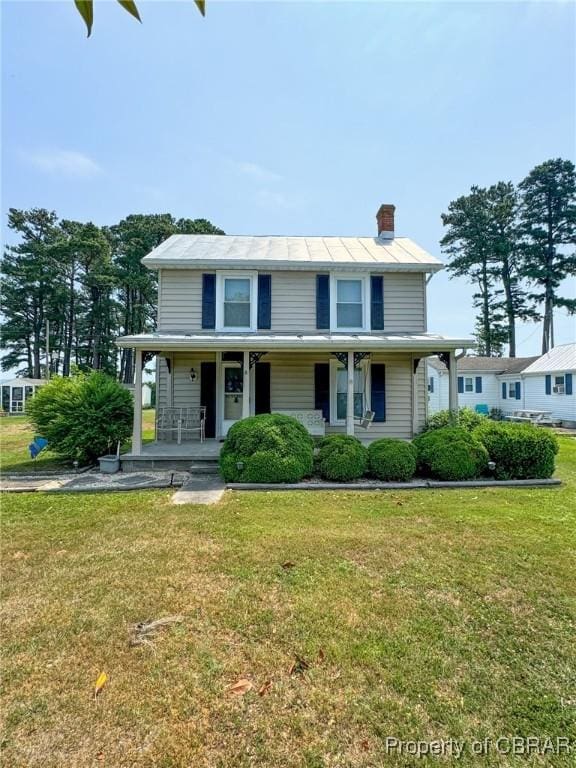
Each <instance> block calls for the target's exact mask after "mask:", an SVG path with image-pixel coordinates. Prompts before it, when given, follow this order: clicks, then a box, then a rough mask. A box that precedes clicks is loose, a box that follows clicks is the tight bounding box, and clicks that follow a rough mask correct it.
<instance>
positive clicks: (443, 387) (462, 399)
mask: <svg viewBox="0 0 576 768" xmlns="http://www.w3.org/2000/svg"><path fill="white" fill-rule="evenodd" d="M537 359H538V358H536V357H462V358H460V359H459V360H458V361H457V364H456V367H457V371H458V377H457V381H458V405H459V406H460V407H461V408H463V407H468V408H472V409H475V408H476V406H487V408H488V409H489V410H491V409H492V408H500V409H503V410H511V409H512V407H511V404H510V403H509V401H510V400H516V401H518V404H517V407H518V408H520V407H521V402H520V401H522V398H523V395H522V380H521V377H520V374H521V372H522V371H523V370H524V369H525V368H527V367H528V366H529V365H530V364H531V363H533V362H534V361H535V360H537ZM446 408H448V370H447V368H446V366H445V365H444V364H443V363H442V361H440V360H439V359H438V358H434V357H431V358H429V359H428V410H429V412H430V413H436V412H437V411H442V410H444V409H446Z"/></svg>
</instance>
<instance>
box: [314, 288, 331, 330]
mask: <svg viewBox="0 0 576 768" xmlns="http://www.w3.org/2000/svg"><path fill="white" fill-rule="evenodd" d="M316 328H330V276H329V275H316Z"/></svg>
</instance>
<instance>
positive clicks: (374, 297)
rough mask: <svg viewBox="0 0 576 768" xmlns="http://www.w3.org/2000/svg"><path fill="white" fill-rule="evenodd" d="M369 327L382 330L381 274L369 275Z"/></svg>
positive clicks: (382, 291) (382, 290)
mask: <svg viewBox="0 0 576 768" xmlns="http://www.w3.org/2000/svg"><path fill="white" fill-rule="evenodd" d="M370 327H371V328H372V330H373V331H383V330H384V280H383V278H382V275H372V276H371V277H370Z"/></svg>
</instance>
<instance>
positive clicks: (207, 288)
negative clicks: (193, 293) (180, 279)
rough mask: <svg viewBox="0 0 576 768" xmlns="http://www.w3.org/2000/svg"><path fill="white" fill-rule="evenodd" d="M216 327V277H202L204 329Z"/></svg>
mask: <svg viewBox="0 0 576 768" xmlns="http://www.w3.org/2000/svg"><path fill="white" fill-rule="evenodd" d="M215 327H216V275H210V274H204V275H202V328H215Z"/></svg>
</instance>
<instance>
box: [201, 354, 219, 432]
mask: <svg viewBox="0 0 576 768" xmlns="http://www.w3.org/2000/svg"><path fill="white" fill-rule="evenodd" d="M200 405H203V406H205V408H206V423H205V425H204V427H205V430H206V437H216V363H200Z"/></svg>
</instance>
